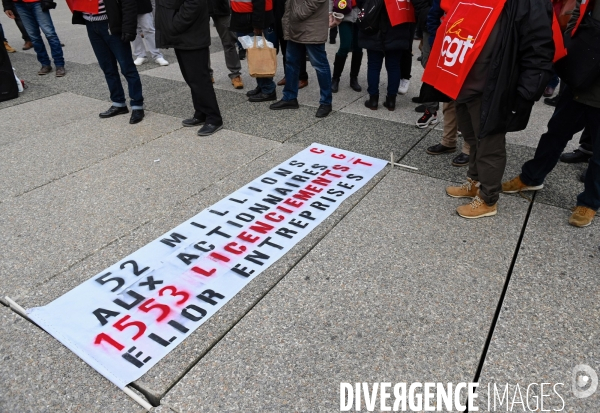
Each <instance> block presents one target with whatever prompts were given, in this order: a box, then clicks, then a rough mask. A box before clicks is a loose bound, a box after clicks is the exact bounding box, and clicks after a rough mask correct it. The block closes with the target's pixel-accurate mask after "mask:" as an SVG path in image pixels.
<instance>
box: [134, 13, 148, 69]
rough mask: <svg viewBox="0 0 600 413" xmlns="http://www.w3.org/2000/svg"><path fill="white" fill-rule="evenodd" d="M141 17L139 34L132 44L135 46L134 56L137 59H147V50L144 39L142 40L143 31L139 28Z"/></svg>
mask: <svg viewBox="0 0 600 413" xmlns="http://www.w3.org/2000/svg"><path fill="white" fill-rule="evenodd" d="M140 17H141V16H138V33H137V36H136V37H135V40H134V41H133V42H131V43H132V45H133V55H134V56H135V58H136V59H139V58H143V59H144V58H146V48H145V47H144V39H142V35H141V30H140V28H139V24H140V23H139V20H140Z"/></svg>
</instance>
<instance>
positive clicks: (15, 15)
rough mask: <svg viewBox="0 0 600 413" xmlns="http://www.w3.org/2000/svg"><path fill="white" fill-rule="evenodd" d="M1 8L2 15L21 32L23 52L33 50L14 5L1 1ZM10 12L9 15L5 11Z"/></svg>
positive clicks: (8, 1) (6, 0)
mask: <svg viewBox="0 0 600 413" xmlns="http://www.w3.org/2000/svg"><path fill="white" fill-rule="evenodd" d="M2 7H3V8H4V13H5V14H6V15H7V16H8V17H9V18H10V19H12V20H14V21H15V24H16V25H17V27H18V28H19V31H20V32H21V37H22V38H23V41H24V42H25V43H23V50H29V49H31V48H33V43H31V38H30V37H29V35H28V34H27V30H26V29H25V25H24V24H23V20H21V16H20V15H19V12H17V10H16V9H15V6H14V3H13V2H12V1H11V0H2ZM9 10H10V13H7V11H9Z"/></svg>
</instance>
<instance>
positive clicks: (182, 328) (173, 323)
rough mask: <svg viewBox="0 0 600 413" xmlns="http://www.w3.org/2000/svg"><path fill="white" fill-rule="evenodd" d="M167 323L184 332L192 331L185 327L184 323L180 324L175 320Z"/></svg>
mask: <svg viewBox="0 0 600 413" xmlns="http://www.w3.org/2000/svg"><path fill="white" fill-rule="evenodd" d="M167 324H168V325H170V326H171V327H173V328H174V329H175V330H177V331H181V332H182V333H184V334H185V333H187V332H188V331H190V329H189V328H186V327H184V326H183V325H181V324H179V323H178V322H177V321H175V320H171V321H169V322H168V323H167Z"/></svg>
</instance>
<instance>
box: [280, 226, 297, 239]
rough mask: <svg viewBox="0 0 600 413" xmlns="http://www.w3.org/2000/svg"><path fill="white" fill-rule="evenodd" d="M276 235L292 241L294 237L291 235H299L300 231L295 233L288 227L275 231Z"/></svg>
mask: <svg viewBox="0 0 600 413" xmlns="http://www.w3.org/2000/svg"><path fill="white" fill-rule="evenodd" d="M275 233H276V234H277V235H281V236H282V237H286V238H290V239H291V238H292V237H293V235H290V234H297V233H298V231H294V230H293V229H287V228H286V227H281V228H279V229H278V230H277V231H275Z"/></svg>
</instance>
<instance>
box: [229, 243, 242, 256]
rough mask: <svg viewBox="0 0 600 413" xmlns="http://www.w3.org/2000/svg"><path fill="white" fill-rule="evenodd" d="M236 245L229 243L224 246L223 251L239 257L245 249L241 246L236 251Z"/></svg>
mask: <svg viewBox="0 0 600 413" xmlns="http://www.w3.org/2000/svg"><path fill="white" fill-rule="evenodd" d="M236 245H238V243H237V242H230V243H229V244H227V245H225V248H224V250H225V251H227V252H230V253H232V254H235V255H240V254H241V253H243V252H244V251H246V247H244V246H243V245H240V247H239V248H238V249H237V250H236V249H235V248H234V247H235V246H236Z"/></svg>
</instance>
